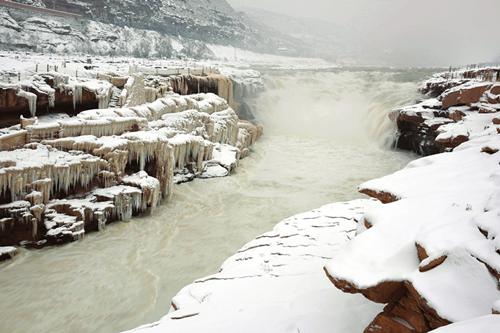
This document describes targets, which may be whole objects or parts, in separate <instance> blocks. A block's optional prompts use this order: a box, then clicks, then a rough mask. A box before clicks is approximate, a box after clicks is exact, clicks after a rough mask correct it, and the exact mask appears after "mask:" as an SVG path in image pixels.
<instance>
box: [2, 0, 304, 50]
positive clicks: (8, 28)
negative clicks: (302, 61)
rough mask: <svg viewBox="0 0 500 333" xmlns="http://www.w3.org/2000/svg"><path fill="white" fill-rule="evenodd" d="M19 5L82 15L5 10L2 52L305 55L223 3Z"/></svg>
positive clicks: (298, 44) (65, 1)
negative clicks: (224, 48)
mask: <svg viewBox="0 0 500 333" xmlns="http://www.w3.org/2000/svg"><path fill="white" fill-rule="evenodd" d="M16 2H18V3H22V4H27V5H33V6H36V7H37V8H38V7H40V8H41V7H45V8H47V9H55V10H58V11H64V12H68V13H73V14H78V15H81V16H82V19H78V18H72V17H63V16H55V15H52V14H48V13H43V12H39V11H36V8H35V10H28V9H20V8H14V7H11V6H6V5H5V4H0V34H1V35H2V36H3V38H2V40H1V41H0V48H1V49H4V50H24V51H29V50H31V51H35V50H36V51H45V52H52V53H54V52H57V53H68V52H81V53H87V54H101V55H134V56H138V57H172V56H174V57H175V56H179V57H186V56H187V57H192V58H210V57H212V58H214V57H215V55H214V53H213V52H212V51H211V50H210V49H209V48H207V44H216V45H229V46H233V47H238V48H242V49H251V50H252V51H256V52H261V53H270V54H276V53H278V49H279V47H280V46H282V45H286V46H287V47H288V49H290V50H294V51H293V52H292V53H291V55H300V54H303V53H304V52H305V51H304V50H305V49H306V48H307V47H306V46H305V44H304V43H303V42H302V41H301V40H299V39H294V38H291V37H289V36H285V35H283V34H281V33H279V32H278V31H275V30H273V29H271V28H267V27H262V25H260V24H257V23H255V22H252V21H251V20H249V19H248V18H246V16H245V15H243V14H241V13H236V12H235V11H234V10H233V9H232V8H231V6H229V4H228V3H227V2H226V1H224V0H186V1H160V0H156V1H147V2H144V1H131V0H128V1H115V2H113V3H110V2H109V1H88V0H87V1H69V0H57V1H52V0H50V1H42V0H40V1H31V0H22V1H21V0H20V1H16Z"/></svg>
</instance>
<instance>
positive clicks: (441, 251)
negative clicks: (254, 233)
mask: <svg viewBox="0 0 500 333" xmlns="http://www.w3.org/2000/svg"><path fill="white" fill-rule="evenodd" d="M495 86H496V85H495V83H491V84H490V88H491V89H489V91H492V90H493V87H495ZM455 90H456V89H455ZM490 95H491V94H490ZM490 97H491V96H490ZM482 102H485V101H482ZM434 103H437V102H434ZM490 103H491V99H490ZM459 107H460V106H459ZM460 108H461V109H462V110H463V112H464V114H463V116H462V117H461V119H456V120H454V121H447V122H442V124H441V125H444V124H446V127H445V128H444V129H443V130H442V131H441V133H443V132H444V131H446V132H449V133H455V132H458V130H461V132H464V131H465V133H467V135H468V137H467V140H468V141H467V142H466V143H462V144H461V145H459V146H458V147H457V148H455V149H454V150H453V151H450V152H447V153H443V154H438V155H433V156H429V157H425V158H421V159H419V160H416V161H414V162H411V163H410V164H408V166H407V167H406V168H404V169H403V170H401V171H399V172H396V173H394V174H392V175H389V176H386V177H383V178H380V179H376V180H372V181H368V182H366V183H363V184H362V185H361V186H360V190H362V191H364V192H366V193H370V195H372V196H375V197H378V198H379V199H381V200H382V201H383V202H385V204H382V203H381V202H380V201H378V200H375V201H374V200H357V201H353V202H349V203H337V204H332V205H328V206H325V207H322V208H321V209H319V210H314V211H311V212H308V213H304V214H299V215H297V216H294V217H291V218H289V219H286V220H284V221H282V222H281V223H279V224H278V225H277V226H276V227H275V228H274V230H273V231H272V232H269V233H265V234H263V235H261V236H259V237H257V238H256V239H255V240H253V241H251V242H250V243H248V244H247V245H245V246H244V247H243V248H242V249H241V250H240V251H238V253H237V254H236V255H234V256H233V257H231V258H229V259H228V260H227V261H226V262H225V263H224V264H223V266H222V268H221V271H220V272H219V273H217V274H215V275H211V276H208V277H205V278H201V279H198V280H196V281H195V282H194V283H193V284H191V285H189V286H187V287H185V288H184V289H182V290H181V292H179V294H178V295H177V296H176V297H174V298H173V300H172V309H171V311H170V312H169V314H168V315H167V316H165V317H164V318H162V319H161V320H160V321H159V322H156V323H154V324H149V325H144V326H142V327H139V328H137V329H136V330H133V331H139V332H163V331H167V330H168V331H175V332H197V331H200V330H203V331H207V330H208V331H218V332H220V331H228V332H229V331H241V332H245V331H255V330H256V328H257V330H259V331H264V332H278V331H279V332H297V331H300V332H318V331H322V332H327V331H328V332H360V331H362V330H363V329H364V328H365V327H366V331H365V332H392V331H397V332H428V331H432V330H434V329H437V330H436V332H439V333H441V332H447V333H448V332H466V331H470V330H471V327H473V329H472V330H476V331H477V327H481V329H480V331H481V332H491V333H493V332H496V331H497V330H498V323H499V321H500V316H494V315H491V313H499V312H500V301H499V300H500V292H499V290H498V286H499V277H500V256H499V251H500V243H498V240H497V238H496V237H497V235H498V233H499V232H500V229H499V227H498V217H499V215H500V209H499V208H498V198H499V196H498V193H499V190H498V186H499V163H500V155H498V151H499V150H500V136H499V134H498V133H499V132H500V126H499V125H497V121H496V119H497V117H495V113H485V112H477V110H476V111H474V110H469V109H467V110H465V109H466V108H470V106H468V107H465V106H464V107H460ZM407 110H409V109H407ZM450 113H451V114H453V113H454V112H450ZM351 238H353V240H352V241H349V240H350V239H351ZM344 244H345V245H344ZM330 258H332V260H330ZM325 265H326V267H325V271H326V274H325V271H323V266H325ZM327 276H328V277H329V278H330V280H331V281H332V282H333V283H334V284H335V286H337V287H338V288H340V289H341V290H343V291H345V292H347V293H361V294H362V295H364V296H365V297H366V298H368V299H369V300H371V301H374V302H370V301H368V300H367V299H364V298H360V296H361V295H348V294H342V293H339V290H338V289H337V288H336V287H335V286H333V285H331V284H329V283H328V280H327V279H326V277H327ZM375 302H377V303H381V304H377V303H375ZM382 304H387V305H386V306H385V308H384V310H383V311H382V312H381V310H382V309H383V305H382ZM378 312H380V313H379V314H378V315H376V314H377V313H378ZM374 318H375V319H374ZM370 321H372V322H371V324H369V322H370ZM443 325H448V326H446V327H443V328H439V327H440V326H443Z"/></svg>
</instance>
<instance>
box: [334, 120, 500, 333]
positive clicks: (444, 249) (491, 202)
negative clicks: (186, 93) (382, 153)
mask: <svg viewBox="0 0 500 333" xmlns="http://www.w3.org/2000/svg"><path fill="white" fill-rule="evenodd" d="M476 116H479V115H476ZM481 119H482V118H479V119H475V121H473V122H474V123H475V125H476V126H478V127H481V126H483V124H482V123H481ZM490 119H491V118H490ZM471 121H472V120H471ZM490 121H491V120H490ZM490 126H491V127H495V126H494V125H493V124H490ZM499 142H500V135H499V134H498V132H497V130H496V128H489V129H486V130H483V131H478V132H475V134H474V137H473V138H472V139H471V140H470V141H468V142H466V143H463V144H462V145H460V146H458V147H457V148H455V149H454V151H453V152H451V153H444V154H439V155H434V156H429V157H425V158H421V159H419V160H416V161H414V162H411V163H410V164H408V166H407V167H406V168H404V169H403V170H401V171H398V172H396V173H394V174H392V175H389V176H385V177H382V178H380V179H376V180H371V181H368V182H366V183H364V184H362V185H361V186H360V190H361V191H362V192H365V191H366V190H369V191H367V193H369V194H371V195H372V196H374V197H379V196H380V198H381V199H384V198H385V197H387V194H390V196H391V197H392V198H393V200H391V201H392V202H390V203H387V204H385V205H381V206H378V207H375V208H371V209H369V210H367V212H366V213H365V215H364V220H365V221H364V225H365V226H366V227H367V228H368V230H366V231H364V232H362V233H360V234H359V235H358V236H357V237H355V239H353V240H352V241H351V242H349V243H348V244H346V246H344V247H343V248H342V249H340V251H339V252H338V253H337V255H336V256H335V257H334V258H333V260H332V261H331V262H329V263H328V264H327V265H326V270H327V273H328V275H329V276H330V278H331V280H332V282H333V283H334V284H335V285H336V286H337V287H339V288H341V289H342V290H344V291H346V292H350V293H353V292H360V293H362V294H363V295H365V296H366V297H368V298H369V299H371V300H373V301H375V302H381V303H387V302H389V304H388V305H387V307H386V308H385V309H384V312H383V313H382V314H380V315H379V316H377V318H376V319H375V320H374V321H373V322H372V324H371V325H370V326H369V330H370V329H371V330H372V331H377V332H378V331H380V332H383V331H384V330H390V329H391V328H392V329H396V328H398V327H399V329H401V330H402V331H404V328H403V326H405V325H406V327H410V329H415V330H416V331H417V332H427V331H429V330H431V329H435V328H437V327H440V326H443V325H446V324H449V323H451V322H460V321H465V320H470V319H473V318H476V317H480V316H484V315H487V314H489V313H491V312H492V309H493V308H495V304H496V302H497V301H498V300H499V299H500V291H499V288H498V286H499V278H500V257H499V255H498V252H497V251H498V249H499V248H500V244H499V243H498V242H497V238H496V235H497V232H498V230H497V229H498V228H497V226H496V224H497V221H498V216H499V213H500V210H499V209H498V207H497V206H496V203H497V198H498V184H499V183H498V165H499V163H500V155H498V153H496V152H495V151H496V147H498V143H499ZM485 147H489V149H485ZM401 325H402V326H401ZM377 327H382V329H380V328H377ZM404 332H406V331H404ZM445 332H447V331H445ZM450 332H451V331H450Z"/></svg>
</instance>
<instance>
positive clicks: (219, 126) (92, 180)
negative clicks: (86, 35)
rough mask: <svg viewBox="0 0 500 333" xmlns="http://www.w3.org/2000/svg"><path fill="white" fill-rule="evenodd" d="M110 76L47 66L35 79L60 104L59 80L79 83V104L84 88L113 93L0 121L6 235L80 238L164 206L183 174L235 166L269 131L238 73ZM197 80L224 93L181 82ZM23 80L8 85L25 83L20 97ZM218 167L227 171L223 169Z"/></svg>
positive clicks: (0, 210) (36, 240)
mask: <svg viewBox="0 0 500 333" xmlns="http://www.w3.org/2000/svg"><path fill="white" fill-rule="evenodd" d="M104 78H105V80H104V81H102V80H101V81H96V80H93V81H92V80H88V79H87V80H84V81H79V80H78V79H75V78H70V77H68V76H59V75H58V74H56V73H47V74H42V75H38V76H36V77H35V78H34V79H33V80H31V81H29V85H31V86H33V87H36V88H38V90H36V89H35V90H36V91H37V93H38V94H40V95H41V96H45V97H47V99H48V100H49V101H51V103H52V104H51V105H52V106H54V105H57V98H55V99H54V96H56V95H55V94H54V91H55V90H56V89H62V90H64V91H66V92H68V91H69V92H70V93H69V96H71V99H72V104H73V103H75V104H76V103H80V102H81V100H82V99H83V98H85V97H84V96H85V94H84V93H83V92H84V91H89V92H90V93H91V94H90V95H91V96H92V97H93V98H96V99H97V100H99V101H102V100H105V102H102V103H101V102H100V103H99V106H100V107H101V108H99V109H91V110H86V111H83V112H79V113H78V114H77V115H76V116H75V117H71V118H70V117H63V118H57V117H55V118H54V117H52V116H51V115H48V116H44V115H42V116H40V117H38V118H37V117H30V118H24V117H23V116H22V115H21V124H20V125H16V126H11V127H9V128H5V129H2V130H1V131H0V147H1V150H2V151H0V224H1V229H0V245H19V244H22V245H23V246H34V247H42V246H46V245H51V244H59V243H65V242H69V241H75V240H78V239H81V238H82V237H83V235H84V234H85V233H86V232H89V231H95V230H103V229H104V228H105V226H106V224H107V223H110V222H112V221H116V220H128V219H130V218H131V217H132V216H134V215H136V214H138V213H140V212H144V211H147V210H154V209H155V207H157V206H158V205H159V204H160V203H161V200H162V199H166V198H169V197H170V196H171V195H172V191H173V186H174V184H175V183H178V182H179V181H178V179H179V177H177V178H176V175H177V174H178V175H182V177H181V178H182V179H184V180H183V181H185V180H186V179H190V180H192V179H193V178H195V177H200V178H209V177H214V176H224V175H228V174H229V173H230V172H232V171H233V170H234V169H235V168H236V166H237V163H238V160H239V159H240V158H243V157H245V156H248V154H249V147H250V145H252V144H253V143H255V142H256V141H257V140H258V138H259V137H260V135H261V134H262V127H259V126H255V125H253V124H251V123H249V122H245V121H240V120H239V119H238V117H237V116H236V113H235V112H234V111H233V109H231V108H230V107H229V104H228V101H227V100H226V99H228V100H229V101H231V100H232V99H231V94H232V93H231V92H230V90H231V89H232V86H231V82H230V81H229V79H227V78H225V77H222V76H220V75H219V76H215V77H211V76H208V77H206V78H203V77H196V76H192V75H189V76H180V77H178V78H158V79H156V80H155V79H149V80H144V79H143V77H142V75H134V76H133V77H131V78H129V79H127V80H124V79H123V78H122V79H120V80H112V77H109V78H106V77H104ZM197 80H198V81H197ZM113 81H114V82H120V83H117V85H118V84H120V85H121V84H123V87H122V88H123V90H122V91H125V93H124V94H123V96H124V98H123V99H122V100H121V102H122V103H123V104H124V106H125V107H121V108H108V107H107V105H108V102H109V97H110V95H111V90H112V87H113V86H112V84H111V83H110V82H113ZM193 82H197V87H198V90H200V89H202V90H204V91H209V90H215V91H216V92H219V93H220V92H222V95H223V97H224V98H221V97H219V96H217V95H215V94H213V93H211V92H208V93H197V94H191V95H185V96H181V95H179V94H176V93H174V92H173V90H175V89H176V88H178V86H176V84H179V83H182V84H186V85H188V88H187V89H186V90H185V91H183V92H184V93H190V92H192V90H190V89H192V87H191V88H189V84H188V83H191V85H192V84H193ZM40 87H42V88H43V89H40ZM87 88H88V89H87ZM114 88H118V87H116V86H114ZM118 89H119V88H118ZM20 90H22V89H21V87H20V86H19V85H17V86H13V87H7V88H6V89H5V90H4V91H5V92H6V94H7V95H9V94H11V93H10V92H17V94H15V95H13V96H15V97H13V99H14V100H19V99H20V98H24V97H23V96H20V94H19V91H20ZM23 91H26V90H23ZM103 91H104V92H103ZM90 95H89V96H90ZM9 96H10V95H9ZM36 96H37V97H38V95H36ZM35 102H36V103H38V98H37V99H36V100H35ZM6 103H11V101H10V100H9V101H8V102H5V101H4V104H6ZM13 104H14V105H15V103H13ZM75 104H73V105H71V107H72V108H73V107H74V106H75ZM9 105H11V106H12V103H11V104H9ZM20 105H21V104H19V103H18V104H17V106H18V107H20ZM24 108H25V109H26V108H28V106H27V105H24ZM9 111H12V110H10V109H9ZM0 112H2V110H1V109H0ZM33 116H34V112H33ZM18 117H19V116H18ZM214 167H218V168H220V169H222V170H224V173H221V172H215V173H214V172H213V168H214ZM9 256H10V255H9ZM9 256H7V255H3V256H2V258H7V257H9Z"/></svg>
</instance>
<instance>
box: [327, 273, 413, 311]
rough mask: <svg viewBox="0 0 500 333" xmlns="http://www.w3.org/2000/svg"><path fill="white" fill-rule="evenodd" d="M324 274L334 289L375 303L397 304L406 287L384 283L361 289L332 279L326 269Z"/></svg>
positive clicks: (398, 283) (400, 282) (389, 282)
mask: <svg viewBox="0 0 500 333" xmlns="http://www.w3.org/2000/svg"><path fill="white" fill-rule="evenodd" d="M325 272H326V275H327V276H328V278H329V279H330V281H331V282H332V283H333V284H334V285H335V287H337V288H339V289H340V290H342V291H343V292H345V293H349V294H358V293H360V294H362V295H363V296H365V297H366V298H368V299H369V300H370V301H373V302H375V303H389V302H397V301H398V300H399V299H400V298H401V297H403V295H404V294H405V293H406V287H405V286H404V282H403V281H385V282H382V283H380V284H378V285H376V286H374V287H370V288H366V289H362V288H358V287H357V286H355V285H354V284H352V283H351V282H349V281H346V280H341V279H337V278H334V277H332V276H331V275H330V274H329V273H328V271H327V270H326V269H325Z"/></svg>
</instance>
